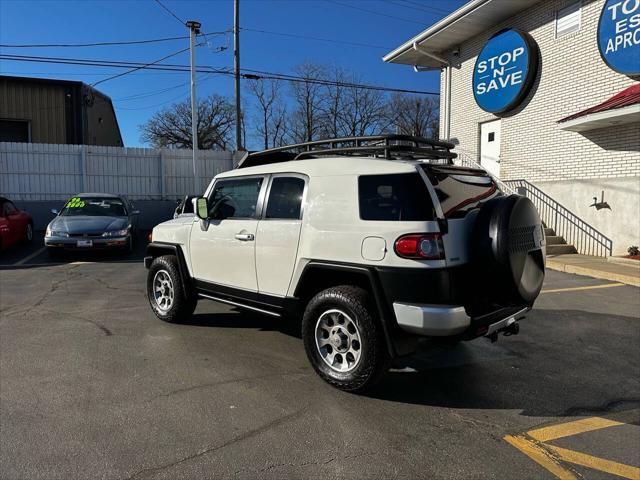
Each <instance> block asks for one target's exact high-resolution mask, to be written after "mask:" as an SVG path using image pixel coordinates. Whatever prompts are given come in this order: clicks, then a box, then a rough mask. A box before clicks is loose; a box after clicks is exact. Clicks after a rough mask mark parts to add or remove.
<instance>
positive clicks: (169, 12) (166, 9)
mask: <svg viewBox="0 0 640 480" xmlns="http://www.w3.org/2000/svg"><path fill="white" fill-rule="evenodd" d="M155 2H156V3H157V4H158V5H160V6H161V7H162V8H163V9H164V10H165V12H167V13H168V14H169V15H171V16H172V17H173V18H175V19H176V20H177V21H178V22H180V25H182V26H184V25H185V22H184V21H183V20H181V19H180V17H179V16H177V15H176V14H175V13H173V12H172V11H171V10H169V8H167V7H166V6H165V5H164V4H163V3H162V2H161V1H160V0H155Z"/></svg>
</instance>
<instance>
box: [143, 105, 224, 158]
mask: <svg viewBox="0 0 640 480" xmlns="http://www.w3.org/2000/svg"><path fill="white" fill-rule="evenodd" d="M233 112H234V108H233V105H232V104H231V102H229V100H228V99H226V98H224V97H221V96H219V95H211V96H210V97H208V98H204V99H202V100H200V101H199V102H198V148H200V149H202V150H226V149H227V148H228V147H229V144H230V142H231V133H232V131H233V124H234V113H233ZM140 130H141V131H142V135H141V140H142V141H143V142H148V143H150V144H151V145H153V146H154V147H173V148H193V137H192V134H191V102H190V101H189V100H188V99H186V100H184V101H182V102H180V103H176V104H174V105H172V106H170V107H168V108H165V109H164V110H161V111H159V112H157V113H155V114H154V115H153V117H151V118H150V119H149V120H148V121H147V123H145V124H144V125H141V126H140Z"/></svg>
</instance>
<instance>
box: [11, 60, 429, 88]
mask: <svg viewBox="0 0 640 480" xmlns="http://www.w3.org/2000/svg"><path fill="white" fill-rule="evenodd" d="M0 60H8V61H22V62H36V63H54V64H65V65H81V66H91V67H113V68H128V69H131V68H132V67H136V69H148V70H159V71H175V72H188V71H190V69H189V66H188V65H179V64H166V63H162V64H160V63H157V62H155V63H152V64H144V63H140V62H127V61H112V60H91V59H78V58H62V57H34V56H27V55H0ZM196 70H197V71H198V72H199V73H218V74H221V75H227V76H232V75H233V72H231V71H229V70H228V69H221V68H213V67H207V66H201V67H198V68H197V69H196ZM242 72H243V73H242V77H243V78H245V79H253V80H282V81H287V82H293V83H308V84H316V85H324V86H337V87H345V88H361V89H363V90H377V91H385V92H397V93H412V94H418V95H439V93H438V92H429V91H424V90H412V89H405V88H393V87H385V86H382V85H370V84H364V83H353V82H340V81H334V80H328V79H322V78H309V77H301V76H296V75H290V74H286V73H278V72H268V71H263V70H253V69H246V68H245V69H242ZM94 85H95V84H94Z"/></svg>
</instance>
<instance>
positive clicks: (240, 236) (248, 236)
mask: <svg viewBox="0 0 640 480" xmlns="http://www.w3.org/2000/svg"><path fill="white" fill-rule="evenodd" d="M254 238H255V237H254V236H253V233H236V239H237V240H242V241H243V242H251V241H253V239H254Z"/></svg>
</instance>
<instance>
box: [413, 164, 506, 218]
mask: <svg viewBox="0 0 640 480" xmlns="http://www.w3.org/2000/svg"><path fill="white" fill-rule="evenodd" d="M423 168H424V170H425V172H426V174H427V176H428V177H429V180H430V181H431V184H432V185H433V188H434V189H435V191H436V195H437V196H438V200H440V204H441V206H442V211H443V212H444V216H445V217H446V218H463V217H464V216H465V215H466V214H467V213H469V212H470V211H471V210H474V209H476V208H480V207H481V206H482V204H483V203H484V202H486V201H487V200H490V199H491V198H494V197H496V196H499V195H502V193H501V192H500V190H498V187H497V185H496V184H495V182H494V181H493V179H492V178H491V177H490V176H488V175H486V174H484V173H482V172H481V171H478V170H457V169H453V168H446V167H433V166H429V167H427V166H425V167H423Z"/></svg>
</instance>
